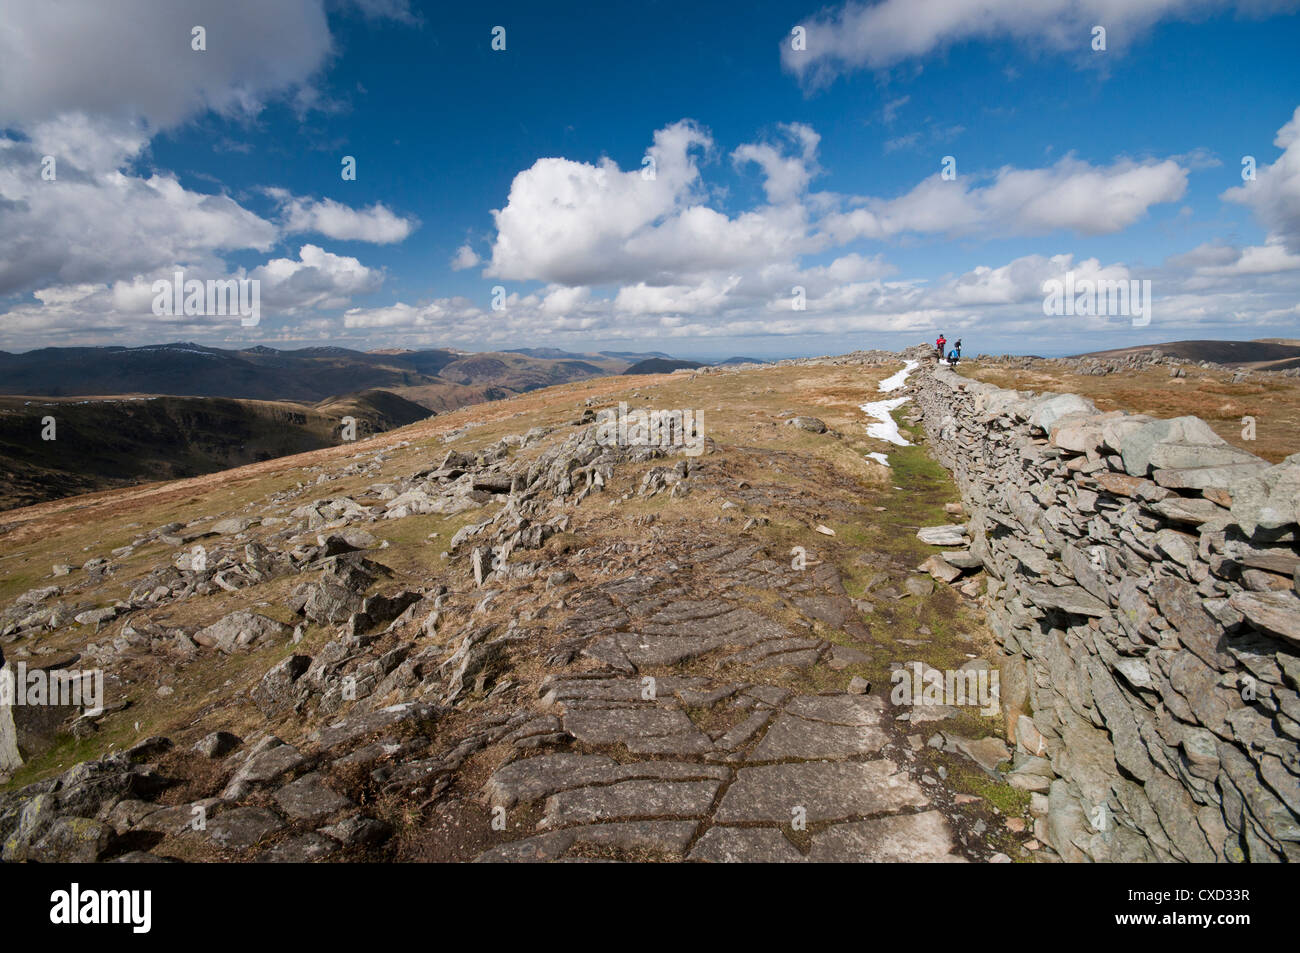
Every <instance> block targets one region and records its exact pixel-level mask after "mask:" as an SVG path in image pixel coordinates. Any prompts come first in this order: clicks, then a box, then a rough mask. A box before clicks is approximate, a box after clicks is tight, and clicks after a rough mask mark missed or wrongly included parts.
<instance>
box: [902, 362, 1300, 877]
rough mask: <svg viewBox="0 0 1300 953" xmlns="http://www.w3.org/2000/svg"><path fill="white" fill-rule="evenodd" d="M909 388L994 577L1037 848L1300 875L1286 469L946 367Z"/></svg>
mask: <svg viewBox="0 0 1300 953" xmlns="http://www.w3.org/2000/svg"><path fill="white" fill-rule="evenodd" d="M913 388H914V396H915V398H916V400H917V402H918V404H919V406H920V409H921V411H922V413H923V418H924V422H925V427H926V431H927V434H928V436H929V439H930V449H931V451H932V453H933V454H934V456H935V457H936V458H937V459H938V460H939V461H940V462H941V463H942V464H943V465H944V466H945V467H947V468H948V469H949V470H950V471H951V472H952V474H953V476H954V479H955V480H956V482H957V483H958V486H959V487H960V489H961V491H962V495H963V498H964V502H965V506H966V509H967V511H968V512H969V514H970V521H969V523H968V524H967V525H966V526H965V527H964V529H965V533H966V534H967V535H968V536H969V539H970V552H971V554H973V555H974V556H976V557H978V558H979V560H980V562H981V563H982V565H983V567H984V568H985V569H986V570H987V572H988V573H989V575H990V577H991V578H990V580H989V583H988V592H987V602H988V605H989V612H990V625H991V627H992V628H993V630H994V631H995V633H996V635H997V638H998V641H999V644H1000V646H1001V648H1002V651H1003V653H1004V658H1003V661H1002V676H1001V681H1002V686H1003V692H1002V699H1001V701H1002V706H1003V713H1004V715H1005V716H1006V725H1007V734H1008V740H1009V741H1011V742H1013V743H1015V744H1016V746H1017V752H1018V753H1017V760H1018V761H1020V762H1022V763H1027V764H1029V765H1030V766H1031V767H1032V769H1033V770H1032V771H1030V772H1029V773H1030V774H1032V775H1033V777H1034V778H1037V779H1038V780H1036V781H1034V787H1032V788H1030V789H1031V790H1037V791H1041V792H1042V793H1041V794H1040V795H1039V796H1043V795H1045V796H1046V798H1047V812H1046V815H1045V816H1044V817H1041V818H1040V819H1039V820H1038V828H1039V829H1038V831H1037V833H1038V836H1039V837H1040V838H1042V839H1044V840H1046V841H1047V842H1048V843H1050V844H1051V845H1052V846H1053V847H1054V848H1055V850H1056V851H1057V852H1058V853H1059V854H1060V855H1061V857H1063V858H1064V859H1066V860H1094V861H1139V860H1178V861H1242V860H1247V859H1248V860H1251V861H1256V862H1258V861H1279V860H1296V859H1300V746H1298V745H1297V742H1298V741H1300V695H1298V694H1297V690H1298V689H1300V595H1297V586H1300V548H1298V547H1297V533H1298V532H1300V526H1297V523H1296V519H1297V505H1298V504H1300V454H1298V455H1295V456H1292V457H1289V458H1287V459H1286V460H1285V461H1284V462H1283V463H1280V464H1278V465H1276V466H1271V465H1270V464H1268V463H1267V462H1265V461H1263V460H1260V459H1258V458H1256V457H1254V456H1252V455H1251V454H1249V453H1246V452H1245V451H1242V450H1239V449H1237V448H1235V447H1232V446H1230V445H1228V444H1227V443H1225V442H1224V441H1223V440H1222V439H1220V438H1219V437H1218V436H1217V435H1216V434H1215V433H1214V432H1213V431H1212V430H1211V429H1210V428H1209V427H1208V426H1207V425H1206V424H1205V423H1204V422H1203V421H1201V420H1199V419H1197V418H1194V417H1183V418H1178V419H1175V420H1156V419H1153V418H1151V417H1147V416H1143V415H1132V414H1123V413H1118V412H1114V413H1100V412H1098V411H1097V410H1096V408H1095V407H1093V406H1092V404H1091V403H1090V402H1089V401H1087V400H1085V399H1083V398H1081V397H1078V396H1076V395H1071V394H1066V395H1055V394H1044V395H1034V394H1030V393H1024V392H1016V391H1008V390H1005V389H1001V388H997V387H994V386H992V385H989V384H984V383H981V382H977V381H973V380H968V379H966V378H962V377H959V376H958V375H956V374H955V373H953V372H952V371H951V370H950V369H948V368H946V367H937V368H927V369H926V370H925V371H923V373H922V374H921V375H920V376H919V378H918V379H917V380H916V381H915V382H914V385H913ZM959 529H960V527H959Z"/></svg>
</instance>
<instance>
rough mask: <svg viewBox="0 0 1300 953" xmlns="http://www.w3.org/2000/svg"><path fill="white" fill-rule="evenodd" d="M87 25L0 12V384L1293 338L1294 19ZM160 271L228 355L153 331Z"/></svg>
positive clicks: (507, 14) (241, 11)
mask: <svg viewBox="0 0 1300 953" xmlns="http://www.w3.org/2000/svg"><path fill="white" fill-rule="evenodd" d="M109 6H111V10H110V9H106V7H105V5H103V4H98V3H92V2H80V0H78V2H71V0H66V2H64V3H61V4H49V5H37V4H30V3H25V2H21V0H0V21H2V22H4V23H5V24H6V26H7V27H8V29H7V30H6V31H3V32H0V130H3V131H2V132H0V348H4V349H7V350H26V349H30V348H34V347H45V346H70V345H84V344H126V345H134V344H144V343H155V342H159V341H166V340H182V339H183V340H194V341H198V342H201V343H205V344H212V345H216V346H227V347H242V346H250V345H253V344H267V345H270V346H275V347H284V348H293V347H302V346H310V345H317V344H322V343H328V344H337V345H343V346H349V347H357V348H362V349H364V348H378V347H438V346H451V347H457V348H463V349H467V350H490V349H498V348H508V347H527V346H555V347H562V348H565V349H569V350H576V351H589V350H598V349H615V350H660V351H667V352H669V353H673V354H676V355H679V356H682V357H690V358H700V359H708V358H721V357H726V356H730V355H734V354H745V355H751V356H758V357H778V356H791V355H800V354H824V353H839V352H843V351H847V350H852V349H855V348H859V347H898V346H903V345H907V344H911V343H915V342H916V341H919V340H922V339H930V338H933V337H934V334H935V333H936V332H937V331H939V330H943V331H945V332H946V333H947V334H948V336H949V337H950V338H955V337H958V336H960V337H962V338H963V339H964V341H965V349H966V351H967V352H968V353H972V354H974V353H979V352H981V351H988V352H1005V351H1011V352H1035V353H1042V354H1059V353H1077V352H1083V351H1090V350H1097V349H1101V348H1108V347H1123V346H1127V345H1131V344H1140V343H1148V342H1158V341H1168V340H1178V339H1185V338H1237V339H1248V338H1257V337H1300V329H1298V328H1297V325H1300V320H1298V319H1300V310H1298V308H1300V306H1298V305H1297V301H1300V293H1298V292H1300V119H1297V118H1296V117H1297V107H1298V106H1300V65H1297V64H1298V63H1300V57H1297V55H1296V52H1295V51H1296V50H1297V49H1300V14H1297V12H1296V9H1297V4H1296V3H1290V2H1278V3H1273V2H1266V0H1257V2H1251V3H1238V4H1234V3H1230V2H1226V0H1223V2H1218V0H1196V2H1184V0H1128V2H1125V3H1116V2H1114V0H1078V2H1072V3H1065V2H1064V0H1043V2H1041V3H1039V4H1034V5H1033V6H1032V7H1029V8H1027V9H1021V6H1022V4H1018V3H1012V2H1010V0H985V2H982V3H974V2H969V0H911V2H904V0H882V2H877V3H870V4H848V5H831V6H829V7H825V8H820V7H818V6H817V5H816V4H803V3H788V2H787V3H762V2H760V3H750V4H746V5H744V7H743V11H742V10H740V9H739V8H737V7H735V5H730V4H728V5H721V4H719V5H708V6H707V7H706V8H704V9H700V8H699V6H698V5H696V4H690V3H670V2H661V3H642V4H638V5H635V6H630V7H629V6H624V5H608V6H607V8H605V9H600V10H592V9H589V8H588V5H584V4H550V5H546V6H545V7H542V6H540V5H537V4H493V5H488V6H485V7H484V6H475V7H472V8H471V7H468V6H467V7H465V8H464V9H462V10H454V9H449V8H448V6H447V5H443V4H439V5H432V4H429V5H425V4H421V3H417V2H411V3H405V2H402V0H332V2H325V0H283V2H281V3H277V4H273V5H268V4H261V3H255V2H252V0H231V2H227V3H221V4H217V3H208V2H199V0H188V2H180V3H164V2H161V0H121V2H119V3H116V4H113V5H109ZM56 7H57V8H58V9H55V8H56ZM194 25H203V27H204V30H205V36H204V40H205V46H206V49H204V50H194V49H192V39H191V32H192V27H193V26H194ZM1097 25H1102V26H1105V28H1106V49H1105V50H1094V49H1092V46H1093V43H1094V40H1093V28H1094V27H1095V26H1097ZM496 26H503V27H504V28H505V49H504V50H503V51H500V50H493V49H492V48H491V43H492V30H493V28H494V27H496ZM795 27H802V29H803V31H804V34H805V36H806V43H805V46H804V48H803V49H799V50H796V49H794V48H793V44H792V39H793V37H792V33H791V31H792V29H793V28H795ZM647 155H650V156H651V157H653V158H654V159H655V167H654V171H655V176H654V178H653V179H649V180H647V179H646V178H645V176H643V174H642V171H641V170H642V163H643V159H644V157H646V156H647ZM46 156H53V157H54V158H55V159H56V160H57V169H58V175H57V177H56V178H55V179H54V180H52V181H51V180H45V179H42V178H41V175H40V170H41V163H42V161H43V159H44V157H46ZM343 156H353V157H355V159H356V167H357V176H356V179H355V181H344V180H343V179H342V178H341V176H340V160H341V159H342V157H343ZM945 156H951V157H952V158H953V160H954V161H955V169H956V177H955V179H952V180H945V179H943V178H942V177H941V176H940V170H941V163H942V162H943V159H944V157H945ZM1243 156H1253V157H1254V160H1255V169H1256V171H1255V178H1254V180H1253V181H1249V182H1245V181H1243V179H1242V165H1241V163H1242V157H1243ZM177 269H181V270H183V271H184V272H185V274H186V276H187V277H196V278H200V279H204V278H210V279H219V278H225V277H237V278H253V279H256V280H258V281H259V282H260V283H261V302H262V306H261V316H260V321H259V323H258V324H257V325H256V326H254V327H245V326H243V325H241V323H240V321H239V320H238V319H237V318H236V319H233V320H232V318H231V317H230V316H228V315H168V314H157V313H155V309H154V308H153V295H152V293H151V292H150V287H151V285H152V282H153V281H154V280H157V279H159V278H163V277H167V278H169V277H170V276H171V275H172V274H173V273H174V272H175V270H177ZM1066 272H1073V273H1074V275H1075V276H1076V277H1077V278H1079V279H1081V280H1085V281H1086V280H1089V279H1097V278H1100V279H1107V280H1123V281H1134V280H1136V281H1142V280H1149V281H1150V282H1151V293H1152V296H1153V301H1152V305H1151V311H1150V319H1151V320H1150V322H1149V323H1144V322H1140V321H1134V320H1132V319H1131V318H1130V317H1129V316H1126V315H1105V316H1094V317H1090V318H1086V319H1085V318H1078V317H1069V318H1066V317H1054V316H1047V315H1045V314H1044V310H1043V297H1044V293H1043V283H1044V282H1045V281H1048V280H1052V279H1059V278H1061V277H1063V276H1064V275H1065V273H1066ZM498 288H499V289H501V291H500V293H499V294H498V295H497V297H498V298H500V299H502V300H501V301H500V303H501V304H502V305H503V307H501V308H499V309H493V307H492V303H493V297H494V289H498ZM796 288H801V289H803V293H802V295H798V294H796V292H795V289H796ZM797 299H798V300H801V302H802V304H803V307H802V308H800V307H799V305H798V303H797Z"/></svg>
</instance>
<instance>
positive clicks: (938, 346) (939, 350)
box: [934, 331, 948, 361]
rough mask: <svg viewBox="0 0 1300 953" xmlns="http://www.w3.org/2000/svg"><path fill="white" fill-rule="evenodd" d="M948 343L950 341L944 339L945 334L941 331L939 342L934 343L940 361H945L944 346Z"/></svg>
mask: <svg viewBox="0 0 1300 953" xmlns="http://www.w3.org/2000/svg"><path fill="white" fill-rule="evenodd" d="M947 343H948V339H947V338H946V337H944V336H943V332H942V331H940V332H939V338H938V340H936V341H935V342H934V350H935V353H937V354H938V355H939V360H941V361H942V360H943V346H944V345H945V344H947Z"/></svg>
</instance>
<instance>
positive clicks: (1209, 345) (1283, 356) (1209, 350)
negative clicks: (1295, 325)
mask: <svg viewBox="0 0 1300 953" xmlns="http://www.w3.org/2000/svg"><path fill="white" fill-rule="evenodd" d="M1149 351H1160V352H1161V353H1162V354H1164V355H1166V356H1169V357H1177V358H1182V359H1183V360H1185V361H1210V362H1212V363H1214V364H1223V365H1226V366H1229V367H1244V368H1249V369H1253V370H1263V369H1265V368H1269V369H1272V370H1283V369H1285V368H1289V367H1300V344H1297V343H1296V342H1295V341H1290V340H1286V339H1282V338H1271V339H1267V340H1258V341H1172V342H1170V343H1168V344H1143V345H1136V346H1134V347H1126V348H1117V349H1115V350H1111V351H1092V352H1089V353H1087V354H1077V355H1074V356H1075V357H1078V358H1087V357H1092V358H1123V357H1128V356H1130V355H1134V354H1141V353H1144V352H1149Z"/></svg>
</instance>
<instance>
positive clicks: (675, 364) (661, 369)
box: [623, 357, 704, 374]
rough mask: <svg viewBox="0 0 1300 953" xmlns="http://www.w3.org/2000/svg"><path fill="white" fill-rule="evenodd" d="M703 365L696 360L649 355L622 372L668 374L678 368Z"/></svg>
mask: <svg viewBox="0 0 1300 953" xmlns="http://www.w3.org/2000/svg"><path fill="white" fill-rule="evenodd" d="M703 366H704V365H703V364H701V363H699V362H698V361H679V360H676V359H675V358H671V359H664V358H661V357H651V358H647V359H646V360H644V361H638V362H637V363H635V364H633V365H632V366H631V367H629V368H628V369H627V370H625V371H624V372H623V373H624V374H669V373H671V372H673V371H679V370H683V369H685V370H694V369H695V368H697V367H703Z"/></svg>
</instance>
